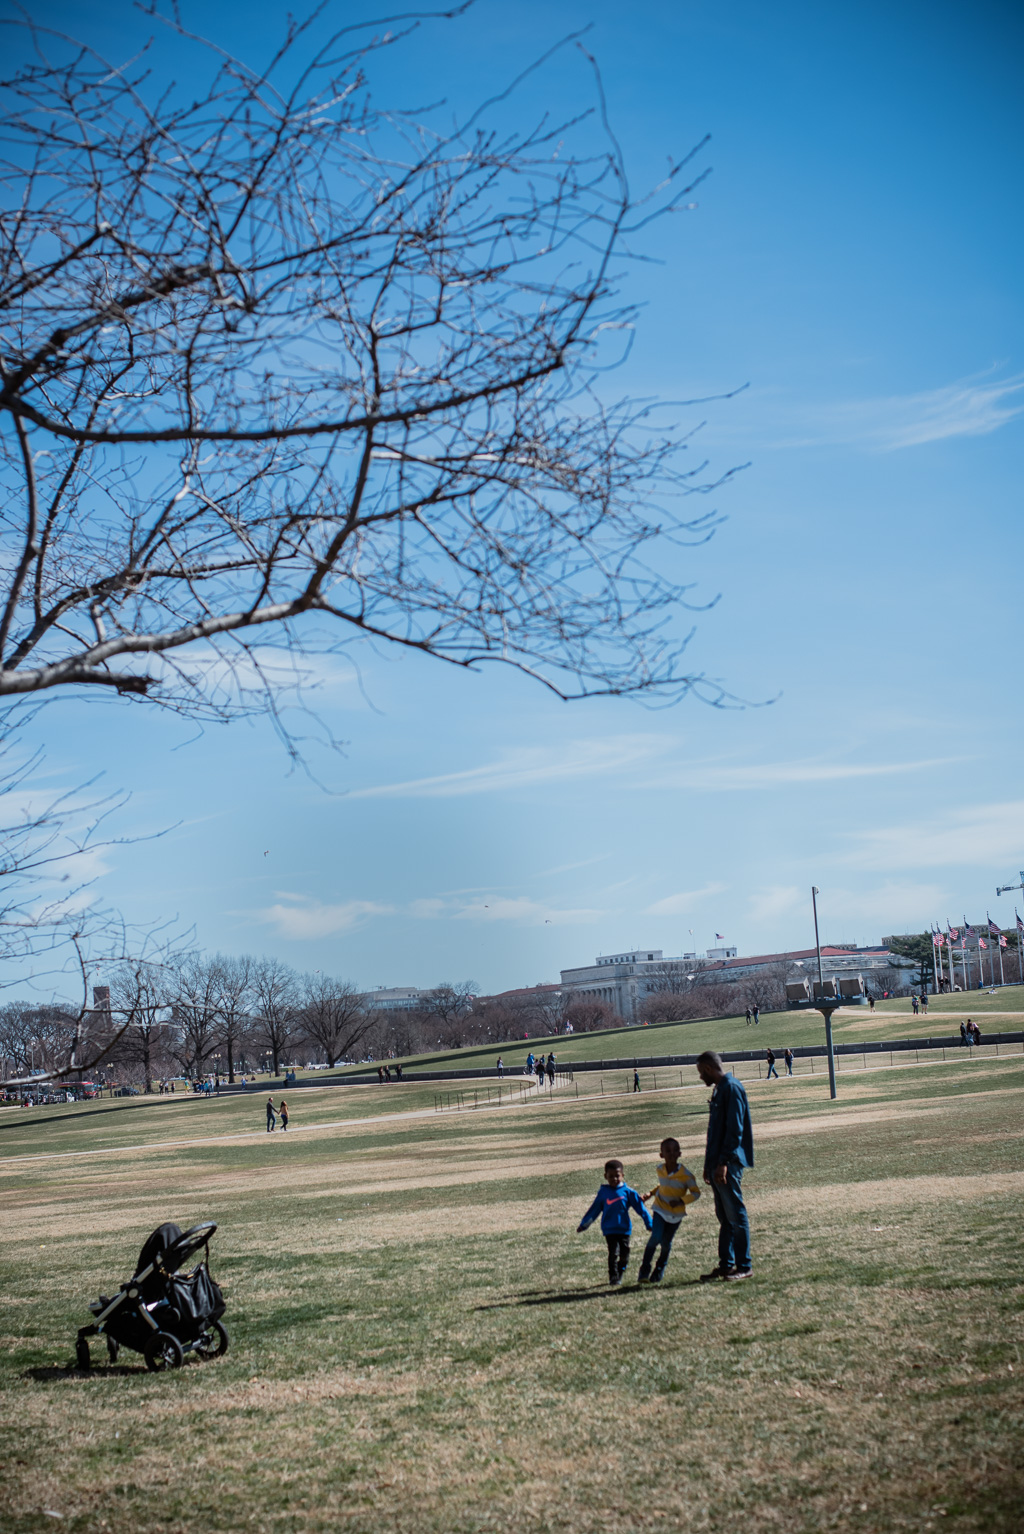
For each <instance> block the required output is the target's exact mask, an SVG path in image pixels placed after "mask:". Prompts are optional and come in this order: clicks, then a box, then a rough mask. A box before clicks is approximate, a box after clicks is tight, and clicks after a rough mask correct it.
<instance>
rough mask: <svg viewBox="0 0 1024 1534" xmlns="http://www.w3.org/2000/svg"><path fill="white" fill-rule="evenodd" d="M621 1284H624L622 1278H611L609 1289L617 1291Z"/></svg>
mask: <svg viewBox="0 0 1024 1534" xmlns="http://www.w3.org/2000/svg"><path fill="white" fill-rule="evenodd" d="M621 1283H622V1279H621V1277H620V1278H610V1279H609V1280H608V1287H609V1288H610V1289H617V1288H618V1287H619V1285H620V1284H621Z"/></svg>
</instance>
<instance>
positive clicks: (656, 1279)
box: [651, 1273, 665, 1284]
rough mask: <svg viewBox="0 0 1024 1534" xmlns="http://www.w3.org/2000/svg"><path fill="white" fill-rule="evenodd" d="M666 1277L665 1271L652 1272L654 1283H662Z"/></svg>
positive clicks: (652, 1281)
mask: <svg viewBox="0 0 1024 1534" xmlns="http://www.w3.org/2000/svg"><path fill="white" fill-rule="evenodd" d="M664 1277H665V1275H664V1273H652V1274H651V1283H652V1284H660V1283H661V1281H662V1279H663V1278H664Z"/></svg>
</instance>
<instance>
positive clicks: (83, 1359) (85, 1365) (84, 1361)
mask: <svg viewBox="0 0 1024 1534" xmlns="http://www.w3.org/2000/svg"><path fill="white" fill-rule="evenodd" d="M75 1364H76V1365H77V1367H78V1368H79V1369H81V1370H83V1371H84V1372H85V1373H88V1371H89V1370H90V1369H91V1368H92V1359H91V1358H90V1357H89V1344H88V1343H87V1342H86V1340H85V1338H84V1337H79V1338H78V1339H77V1341H76V1342H75Z"/></svg>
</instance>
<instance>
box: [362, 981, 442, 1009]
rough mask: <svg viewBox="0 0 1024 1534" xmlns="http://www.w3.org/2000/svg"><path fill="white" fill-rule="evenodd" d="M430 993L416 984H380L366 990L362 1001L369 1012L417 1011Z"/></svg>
mask: <svg viewBox="0 0 1024 1534" xmlns="http://www.w3.org/2000/svg"><path fill="white" fill-rule="evenodd" d="M428 994H429V993H428V992H427V991H423V990H420V989H418V988H417V987H416V986H414V985H380V986H378V987H377V989H376V990H375V991H366V992H365V993H364V995H363V997H362V1002H363V1006H364V1007H365V1008H366V1010H367V1012H415V1011H417V1010H418V1008H419V1007H421V1006H422V1004H423V998H424V996H426V995H428Z"/></svg>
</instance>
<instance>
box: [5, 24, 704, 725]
mask: <svg viewBox="0 0 1024 1534" xmlns="http://www.w3.org/2000/svg"><path fill="white" fill-rule="evenodd" d="M150 14H152V16H153V18H154V22H155V23H156V24H158V25H159V24H161V18H160V17H159V16H158V14H157V12H156V10H155V9H154V10H153V11H152V12H151V13H150ZM323 16H324V12H323V10H322V8H321V9H319V10H317V11H316V12H314V13H313V15H312V16H311V17H310V18H309V19H308V20H307V21H305V22H302V23H301V24H298V23H291V24H290V25H289V27H288V31H287V36H286V38H285V41H284V44H283V46H282V47H281V49H280V50H279V51H278V53H277V54H276V57H275V61H274V64H273V66H272V70H271V74H270V76H266V75H264V74H263V73H262V72H260V71H259V70H253V69H251V68H250V67H249V66H247V65H246V64H245V63H243V62H241V61H239V60H238V59H234V58H229V57H226V56H225V55H224V54H223V53H219V52H218V51H217V50H216V49H214V48H213V47H211V46H208V45H206V44H204V43H202V42H201V41H200V40H197V39H195V38H191V37H190V35H189V34H188V33H187V32H186V31H185V29H184V28H183V27H182V26H181V25H179V24H178V23H177V21H176V20H174V19H173V18H172V19H169V20H168V21H166V23H164V24H166V25H168V26H169V27H170V28H171V30H172V31H173V32H175V33H176V34H177V38H178V42H179V45H180V46H181V47H183V48H187V47H192V48H193V49H194V51H195V56H194V59H193V61H192V68H191V69H190V70H188V85H187V87H186V88H185V89H184V90H182V91H176V90H174V89H171V90H168V91H166V92H164V93H162V94H161V91H160V88H159V87H157V86H156V84H155V81H154V75H153V73H152V72H151V67H150V63H149V60H148V58H147V57H146V53H145V50H144V51H143V54H142V56H141V57H136V58H133V59H128V60H126V59H117V60H114V61H111V60H107V59H104V58H101V57H99V56H98V55H97V54H96V53H95V52H94V51H93V50H92V49H91V48H89V47H88V46H86V45H80V44H77V43H73V42H71V41H69V40H68V39H67V38H65V37H63V36H60V35H58V34H56V33H55V32H53V31H51V30H48V29H47V28H45V27H42V26H39V25H33V24H31V23H24V24H22V23H20V22H15V23H8V24H7V31H6V42H7V50H6V52H7V57H8V59H12V60H14V59H16V58H17V57H18V54H19V52H21V53H22V54H23V56H24V58H25V60H26V62H25V63H23V64H22V65H20V66H18V65H17V64H16V63H14V64H12V65H9V66H8V75H7V78H6V79H5V80H3V81H0V99H2V104H3V116H4V122H5V131H4V139H3V146H2V151H0V184H2V186H3V188H4V196H5V198H6V207H4V208H0V314H2V316H3V323H4V327H5V331H4V335H3V341H2V348H0V483H2V485H3V491H4V494H3V509H2V511H0V550H2V560H0V565H2V571H3V575H2V578H0V696H2V695H6V696H15V695H22V694H39V693H43V692H45V691H47V690H49V689H52V688H55V687H63V686H67V685H72V686H75V687H86V688H95V687H99V688H100V689H110V690H116V691H117V692H119V693H121V694H124V695H126V696H129V697H139V696H151V697H154V698H155V699H157V700H159V701H163V702H166V703H168V704H169V705H171V706H173V707H175V708H178V709H181V710H184V711H186V712H189V713H192V714H199V715H206V716H209V715H213V716H216V717H226V716H229V715H230V714H232V713H233V712H235V711H237V710H238V709H239V708H242V707H245V706H251V703H252V695H251V689H252V688H253V687H257V688H261V689H263V688H269V689H270V691H271V693H273V692H274V690H275V683H276V682H278V681H280V679H281V677H280V673H279V672H278V673H276V674H275V671H274V667H273V663H272V662H269V663H268V660H267V657H266V655H265V653H263V647H264V644H265V642H266V643H270V642H274V643H276V644H278V645H279V646H281V647H282V648H284V649H286V650H288V651H289V653H290V655H291V656H292V657H294V656H296V655H301V654H303V653H308V652H309V651H310V650H316V649H317V648H323V649H326V650H329V651H330V650H335V649H337V648H338V647H339V646H343V645H345V644H346V643H347V642H348V641H350V640H352V639H353V638H364V639H375V640H381V641H384V642H386V643H387V644H388V645H391V646H394V647H400V648H406V649H412V650H417V651H420V652H421V653H424V654H428V655H432V656H435V657H438V658H440V659H442V660H445V661H447V662H449V663H450V664H453V665H456V666H463V667H473V666H476V665H478V664H479V663H481V662H484V661H497V662H501V663H503V664H506V665H510V666H514V667H518V668H519V669H521V670H523V671H525V672H527V673H529V674H530V675H532V676H535V677H537V678H538V679H540V680H541V681H542V682H543V683H544V684H545V685H547V686H548V687H550V688H552V689H553V690H554V691H555V692H557V693H558V694H559V695H560V696H579V695H584V694H589V693H610V694H632V693H651V692H656V691H662V692H665V691H667V692H668V693H670V694H678V693H682V692H685V691H687V690H691V689H694V688H696V689H697V690H698V691H700V692H702V693H704V694H705V695H708V696H712V697H719V696H721V694H720V690H719V689H718V688H717V687H715V686H713V685H712V684H710V683H708V682H707V681H706V680H705V679H704V678H703V677H701V676H695V675H693V674H692V673H689V672H687V671H686V670H685V669H684V668H683V666H682V662H681V659H680V657H681V653H682V649H683V647H684V646H685V642H686V640H685V637H683V638H680V637H679V636H678V635H675V636H674V635H673V632H672V628H671V625H670V624H669V626H668V627H666V620H667V619H669V618H670V617H671V615H672V613H673V611H674V610H676V609H678V608H679V607H680V605H681V604H682V605H685V604H684V603H683V594H684V591H685V588H684V587H681V586H679V585H678V584H676V583H675V582H674V580H673V579H672V578H671V577H670V576H668V575H667V574H665V573H663V572H664V571H665V570H666V569H667V568H668V566H667V564H666V563H665V562H664V561H663V560H660V559H659V558H658V550H659V548H661V547H663V546H664V545H665V544H666V543H667V542H669V541H671V540H673V539H675V540H680V539H681V540H683V541H693V540H697V541H702V540H703V539H704V538H706V537H707V536H708V535H709V533H710V531H711V529H712V527H713V525H714V522H715V514H714V513H706V514H703V515H698V516H695V517H693V518H685V517H683V516H682V515H681V512H680V499H681V498H684V497H685V496H687V495H688V494H690V493H694V492H697V491H706V490H708V489H710V488H711V486H710V485H709V484H708V483H707V482H706V481H705V480H704V478H703V475H702V470H703V465H698V466H696V467H695V468H693V469H689V470H687V469H685V468H684V467H682V464H681V460H680V458H679V454H680V451H681V449H683V448H684V447H685V445H686V441H685V436H684V435H680V434H679V433H678V432H677V431H676V429H675V428H674V427H673V428H669V429H662V428H660V427H659V426H658V425H657V422H656V417H655V414H654V409H653V407H652V406H651V405H650V403H649V402H641V403H635V402H631V401H625V402H623V403H620V404H608V403H606V402H605V400H606V388H605V386H604V384H603V383H602V386H601V388H600V391H598V390H597V389H595V388H594V387H592V384H593V382H594V380H595V379H596V378H597V377H598V376H599V374H600V373H603V372H604V371H606V369H607V366H608V365H609V364H610V363H611V362H612V361H614V360H615V359H614V358H613V357H612V355H611V353H610V351H609V348H610V347H613V346H615V345H619V346H620V349H621V342H622V338H623V337H624V336H627V335H628V333H629V331H630V330H631V328H632V325H633V320H634V314H633V311H632V310H630V309H629V308H628V307H624V306H623V305H622V303H621V302H620V301H619V300H618V298H617V296H616V292H615V286H614V283H615V279H616V277H617V274H618V273H619V272H620V270H621V269H622V267H623V265H624V264H626V263H628V261H629V259H630V258H631V255H632V249H633V246H634V244H635V241H636V238H637V235H638V232H639V231H640V230H641V229H642V228H643V226H644V225H645V224H646V223H647V222H649V221H650V220H651V219H653V218H656V217H658V216H660V215H663V214H667V213H669V212H672V211H674V210H676V209H677V208H679V207H680V206H681V205H682V203H683V199H685V198H686V197H687V196H688V195H689V193H690V191H691V189H692V184H693V183H692V182H691V184H690V185H684V182H685V179H686V175H687V174H688V172H686V171H685V169H684V167H685V166H686V165H687V164H688V162H690V161H691V160H692V155H688V156H687V157H686V158H685V159H684V160H682V161H680V162H677V163H672V162H670V163H669V169H668V172H667V174H666V177H665V180H664V182H663V184H662V185H661V186H660V187H659V188H657V189H656V190H655V192H654V194H653V196H652V197H650V198H647V197H640V198H637V197H635V196H634V195H633V193H632V191H631V189H630V187H629V183H628V180H627V176H626V172H625V168H624V165H623V162H622V159H621V156H620V154H619V151H618V148H617V146H616V142H615V140H614V138H613V137H612V135H611V133H610V131H605V130H603V129H602V128H601V126H600V123H601V121H602V117H601V113H600V111H599V112H598V114H597V116H595V117H593V118H589V117H588V115H587V114H583V117H582V118H577V119H576V120H574V121H568V122H559V121H557V120H554V119H545V120H544V121H543V122H542V123H541V124H540V126H538V127H537V128H536V129H534V130H532V131H530V130H528V131H526V132H522V133H519V132H516V131H506V130H503V129H499V128H496V127H488V126H486V125H485V115H481V114H480V113H478V114H476V115H475V116H473V117H471V118H469V120H468V121H467V122H466V124H465V126H464V127H462V128H458V127H455V128H453V127H451V126H450V123H448V122H447V119H446V125H442V122H441V117H440V114H438V115H437V116H436V117H435V118H434V119H433V120H428V121H427V122H425V123H417V122H415V121H414V120H413V119H412V118H411V117H410V116H409V115H408V114H405V113H403V112H401V111H395V110H392V109H389V108H387V107H385V106H383V105H382V106H378V105H377V98H376V96H375V95H373V94H372V93H371V87H370V81H369V74H368V71H369V69H370V67H371V66H372V65H373V63H374V56H375V54H376V52H377V51H379V50H380V49H382V48H385V47H390V46H392V45H393V44H394V43H395V42H396V41H400V39H401V37H402V35H403V33H402V31H401V29H398V30H397V31H396V30H392V31H391V32H384V33H379V34H378V35H376V36H371V35H370V34H369V33H365V32H364V33H362V34H361V32H360V29H359V28H358V27H346V28H342V29H341V30H340V31H338V32H336V33H335V34H334V35H333V36H328V35H326V34H325V33H324V32H323V30H322V29H323V25H324V23H323ZM23 25H24V27H25V28H27V32H26V33H25V38H26V41H27V46H26V47H25V48H24V49H22V48H21V47H20V44H19V41H18V28H20V27H22V26H23ZM407 30H408V29H407ZM586 67H589V65H587V66H586ZM200 82H201V83H200ZM594 93H595V104H596V105H597V106H598V108H601V95H600V86H599V83H595V92H594ZM698 147H700V146H698ZM694 153H696V151H694ZM697 179H700V178H699V177H698V178H697ZM310 620H312V621H310ZM185 651H188V652H190V654H189V655H188V656H185V655H184V654H183V653H182V652H185ZM297 672H298V674H299V675H301V674H302V666H301V665H298V667H297ZM290 674H293V673H290Z"/></svg>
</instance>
